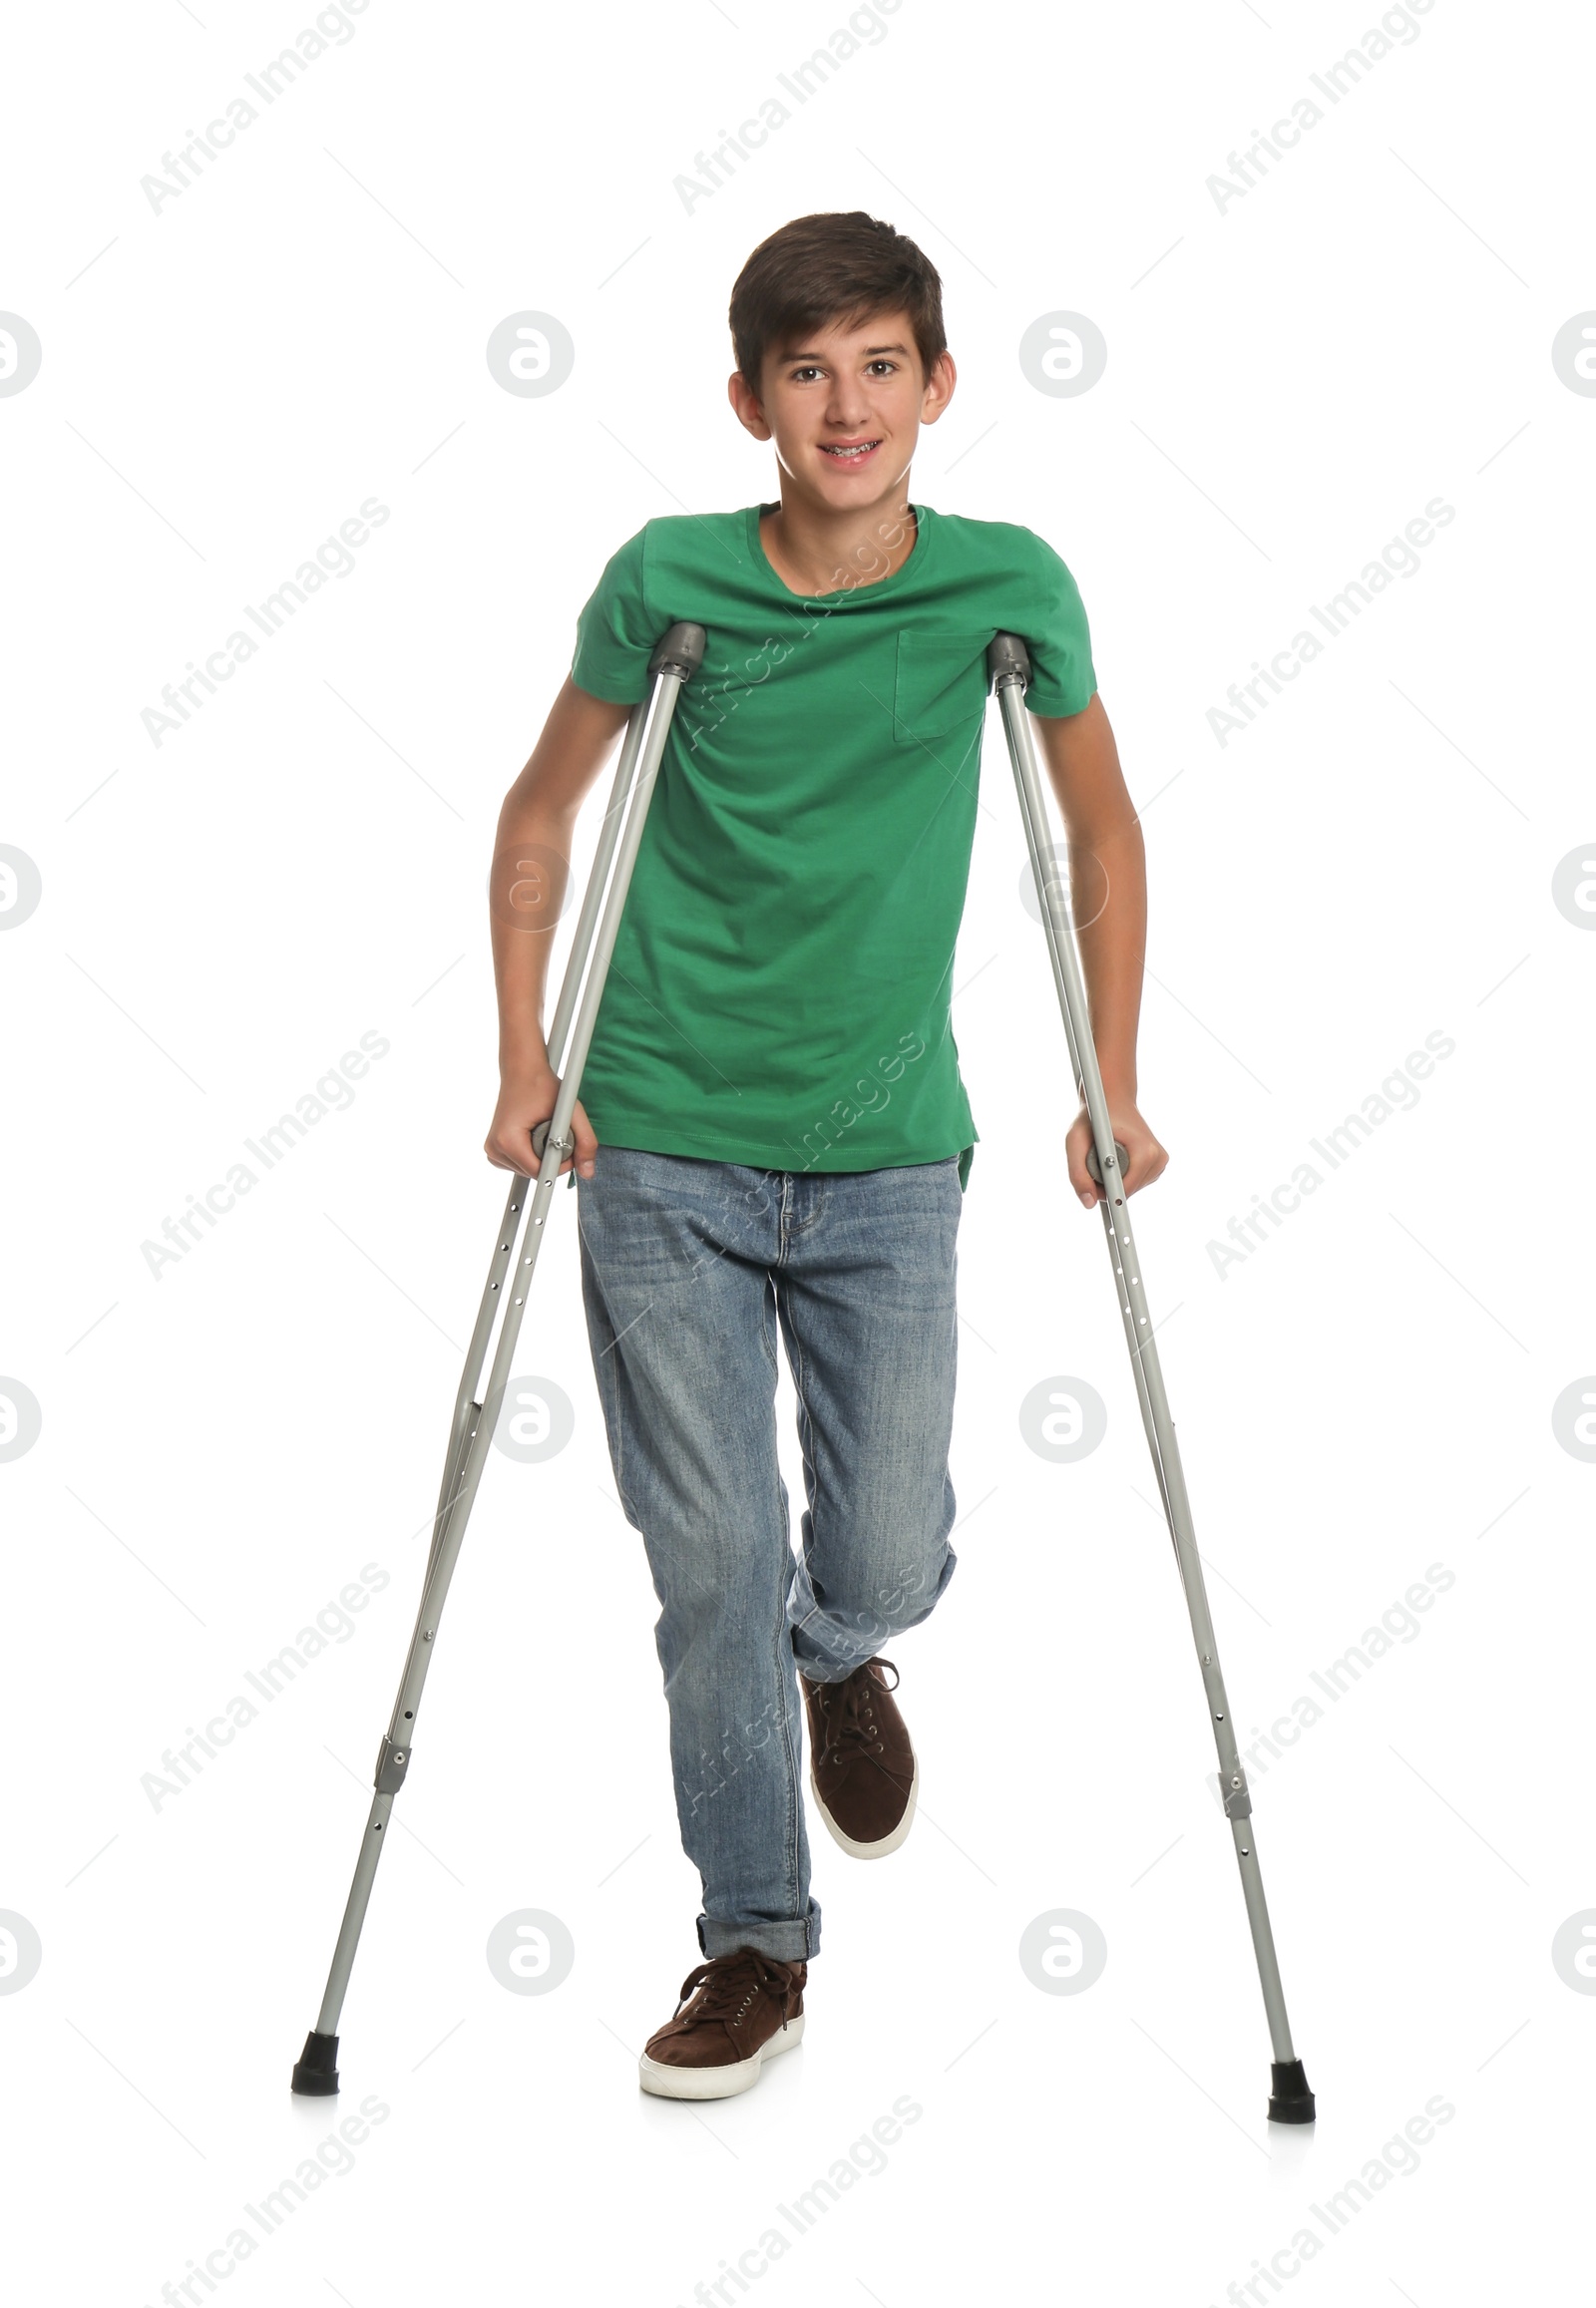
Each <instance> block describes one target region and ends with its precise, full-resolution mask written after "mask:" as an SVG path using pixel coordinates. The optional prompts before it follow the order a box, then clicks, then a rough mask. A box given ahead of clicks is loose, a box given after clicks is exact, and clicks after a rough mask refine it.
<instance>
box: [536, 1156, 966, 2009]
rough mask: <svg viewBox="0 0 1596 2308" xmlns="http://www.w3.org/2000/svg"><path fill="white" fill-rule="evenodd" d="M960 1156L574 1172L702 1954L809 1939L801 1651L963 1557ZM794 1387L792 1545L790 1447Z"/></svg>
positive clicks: (600, 1370) (837, 1656)
mask: <svg viewBox="0 0 1596 2308" xmlns="http://www.w3.org/2000/svg"><path fill="white" fill-rule="evenodd" d="M962 1200H963V1196H962V1191H961V1188H960V1184H959V1160H958V1156H957V1155H951V1156H949V1158H948V1159H947V1160H946V1161H942V1162H921V1163H912V1164H909V1165H906V1166H903V1167H897V1168H893V1169H887V1170H863V1171H848V1172H842V1173H837V1172H833V1173H830V1174H818V1173H814V1172H803V1171H797V1172H795V1171H782V1170H756V1169H751V1168H748V1167H746V1166H744V1165H743V1164H741V1163H736V1162H701V1161H695V1160H688V1159H687V1158H685V1157H684V1156H680V1155H674V1154H646V1153H641V1152H638V1151H636V1150H634V1149H633V1148H630V1147H625V1146H608V1145H602V1144H601V1145H600V1146H599V1148H598V1156H597V1159H596V1166H595V1172H594V1175H593V1177H592V1178H581V1179H579V1180H578V1211H579V1218H580V1230H581V1239H582V1282H583V1302H584V1305H585V1308H586V1310H587V1318H588V1336H589V1339H590V1341H591V1343H592V1346H593V1356H594V1368H595V1372H596V1374H597V1377H598V1392H599V1396H600V1399H601V1401H602V1403H603V1412H604V1422H605V1426H606V1428H607V1431H608V1437H609V1456H610V1463H611V1465H612V1466H613V1468H614V1475H615V1484H616V1488H617V1490H618V1492H619V1495H620V1503H621V1507H622V1510H623V1512H624V1513H625V1516H626V1519H627V1520H628V1522H630V1523H631V1524H632V1525H633V1526H634V1527H635V1528H636V1529H637V1530H639V1531H640V1532H641V1533H642V1538H643V1545H644V1547H645V1549H646V1552H647V1556H648V1567H649V1570H650V1572H651V1574H652V1577H653V1583H654V1591H655V1593H656V1594H657V1595H658V1597H659V1602H660V1605H661V1609H660V1614H659V1618H658V1621H657V1622H656V1625H655V1642H656V1644H657V1646H658V1651H659V1663H660V1666H661V1667H662V1668H663V1670H664V1682H665V1698H666V1701H667V1703H668V1706H669V1711H670V1756H671V1769H672V1776H673V1779H674V1783H675V1792H676V1811H677V1816H678V1818H679V1820H680V1823H681V1840H682V1845H683V1848H684V1849H685V1851H686V1853H687V1856H688V1858H689V1859H690V1860H692V1862H693V1864H694V1865H695V1866H696V1867H697V1869H698V1871H699V1874H700V1875H701V1877H702V1879H703V1912H702V1914H701V1915H700V1916H699V1918H698V1944H699V1946H700V1947H701V1948H702V1950H703V1952H704V1954H705V1955H706V1956H716V1955H724V1954H726V1953H728V1952H729V1951H730V1950H731V1949H733V1948H737V1947H754V1948H758V1949H759V1950H760V1952H761V1953H762V1954H764V1955H767V1956H774V1957H778V1958H780V1959H781V1960H782V1961H784V1962H788V1963H791V1962H797V1961H799V1960H801V1959H803V1958H806V1957H808V1956H812V1955H814V1954H815V1953H816V1952H817V1950H818V1948H819V1945H820V1908H819V1905H818V1903H817V1902H816V1901H815V1900H814V1899H813V1898H812V1897H811V1896H810V1890H809V1842H808V1835H807V1831H806V1828H805V1823H804V1803H803V1788H802V1779H801V1773H800V1743H799V1742H800V1726H801V1724H802V1721H803V1709H802V1706H801V1703H800V1700H799V1696H798V1684H797V1675H796V1672H795V1667H796V1668H801V1669H802V1671H803V1673H804V1674H805V1675H806V1676H807V1677H809V1678H810V1679H811V1680H812V1681H813V1682H816V1683H840V1682H841V1681H842V1680H843V1679H844V1678H845V1677H846V1676H848V1675H851V1674H852V1673H853V1671H854V1669H855V1668H856V1667H859V1666H861V1665H862V1664H863V1662H864V1661H865V1660H867V1659H870V1658H872V1657H873V1656H874V1655H875V1654H876V1653H877V1652H879V1651H881V1650H882V1649H883V1648H884V1647H885V1646H886V1645H887V1644H888V1643H890V1642H891V1641H892V1640H893V1638H894V1637H896V1636H898V1635H901V1634H902V1633H903V1631H904V1630H905V1628H908V1627H915V1626H918V1625H919V1624H920V1622H921V1621H922V1620H923V1619H925V1618H926V1617H928V1616H929V1614H930V1612H931V1611H932V1609H933V1608H934V1606H935V1605H936V1603H937V1602H938V1600H939V1599H940V1597H941V1595H942V1592H943V1590H944V1588H945V1587H946V1586H947V1584H948V1581H949V1579H950V1578H951V1577H952V1575H953V1570H954V1563H955V1560H956V1558H955V1555H954V1552H953V1549H952V1548H951V1547H950V1546H949V1544H948V1534H949V1532H950V1531H951V1529H952V1528H953V1521H954V1491H953V1484H952V1483H951V1481H950V1480H949V1476H948V1444H949V1437H950V1434H951V1432H952V1427H953V1407H954V1375H955V1360H956V1349H957V1337H956V1323H957V1317H956V1313H955V1306H954V1285H955V1273H956V1266H957V1260H956V1255H955V1244H956V1239H957V1236H958V1232H959V1218H960V1209H961V1204H962ZM778 1324H779V1325H780V1329H781V1335H782V1338H783V1339H784V1341H785V1343H786V1350H787V1362H788V1366H789V1368H790V1369H791V1371H792V1375H793V1383H794V1386H795V1388H796V1390H797V1395H798V1433H799V1439H800V1442H801V1444H802V1448H803V1467H804V1489H805V1493H806V1496H807V1499H808V1506H807V1508H806V1510H805V1512H804V1516H803V1537H802V1548H801V1552H800V1554H799V1557H798V1559H797V1560H796V1561H795V1560H794V1555H793V1549H792V1542H791V1535H790V1530H789V1524H788V1511H787V1488H786V1485H785V1483H784V1482H783V1481H782V1479H781V1475H780V1472H779V1469H778V1466H777V1460H776V1421H775V1412H774V1400H775V1392H776V1376H777V1363H776V1330H777V1325H778Z"/></svg>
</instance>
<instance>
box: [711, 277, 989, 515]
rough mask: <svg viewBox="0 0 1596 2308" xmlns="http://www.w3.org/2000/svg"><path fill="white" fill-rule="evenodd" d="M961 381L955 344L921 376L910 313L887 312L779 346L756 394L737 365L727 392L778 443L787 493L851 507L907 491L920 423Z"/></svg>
mask: <svg viewBox="0 0 1596 2308" xmlns="http://www.w3.org/2000/svg"><path fill="white" fill-rule="evenodd" d="M957 381H958V380H957V373H956V371H955V368H954V364H953V357H952V355H951V354H949V353H943V354H942V355H941V357H940V358H939V359H938V360H937V361H936V362H935V363H934V365H933V367H932V369H931V372H930V374H929V376H928V375H922V373H921V367H920V354H919V351H918V349H917V347H916V344H915V339H914V332H913V330H912V329H911V328H910V325H909V316H908V314H907V313H903V312H882V313H876V314H875V315H873V316H872V317H871V318H869V319H867V320H864V321H861V322H858V323H854V324H850V325H848V326H841V325H837V326H833V325H828V326H826V327H824V328H819V329H809V330H806V331H805V332H804V333H803V335H802V336H801V337H796V338H794V339H793V341H792V342H791V343H790V344H783V345H779V346H773V347H772V348H771V349H770V350H769V351H768V352H767V353H766V355H765V359H764V365H763V372H762V375H761V378H760V389H759V391H758V393H757V394H756V393H753V392H751V391H750V389H749V387H748V384H747V381H746V379H745V378H744V377H743V376H742V374H741V372H740V371H734V372H733V374H732V377H731V381H730V385H729V387H728V391H729V394H730V398H731V405H732V407H733V408H734V409H735V410H736V412H737V415H738V417H739V418H740V419H741V421H742V423H743V424H744V425H746V426H747V428H748V430H749V432H750V433H752V435H753V436H754V439H755V440H756V441H774V442H775V445H776V462H777V464H778V465H779V466H780V467H781V471H782V474H783V477H784V482H785V483H786V484H789V485H790V491H791V494H792V495H795V496H798V497H801V498H803V499H805V500H806V501H807V502H808V503H809V504H811V505H813V506H814V507H816V508H817V509H822V508H823V509H825V510H827V511H831V512H836V513H850V512H861V511H867V510H868V509H869V508H870V507H872V506H874V505H876V504H878V503H880V502H882V501H883V500H886V499H889V498H891V499H893V500H894V502H895V503H896V502H898V501H900V500H901V496H902V486H903V483H904V481H905V478H906V476H907V475H908V472H909V467H910V464H911V463H912V461H913V458H914V454H915V444H916V442H917V440H918V439H919V437H920V428H921V426H922V425H934V424H935V423H936V422H937V419H938V418H939V417H940V416H941V415H942V413H943V411H944V409H946V408H947V406H948V403H949V402H950V401H951V400H952V398H953V392H954V386H955V384H956V382H957ZM787 494H788V489H787V488H786V487H784V489H783V495H784V496H785V495H787Z"/></svg>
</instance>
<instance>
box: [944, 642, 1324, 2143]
mask: <svg viewBox="0 0 1596 2308" xmlns="http://www.w3.org/2000/svg"><path fill="white" fill-rule="evenodd" d="M987 672H988V676H989V679H990V681H991V684H992V686H993V687H994V688H995V689H996V690H997V692H998V703H999V705H1000V706H1001V708H1002V716H1003V732H1004V734H1005V736H1006V737H1007V739H1008V759H1009V761H1010V763H1011V764H1012V767H1013V772H1014V785H1015V787H1016V789H1017V791H1018V794H1019V814H1020V817H1021V819H1022V820H1023V822H1024V827H1025V847H1026V848H1027V849H1028V850H1029V852H1030V867H1031V872H1032V873H1033V874H1034V875H1035V877H1036V897H1037V900H1038V902H1039V903H1040V906H1041V918H1042V926H1043V928H1044V929H1045V931H1046V933H1047V951H1048V953H1049V955H1050V956H1051V958H1052V965H1053V977H1054V980H1055V981H1056V983H1057V987H1058V1006H1059V1008H1060V1009H1061V1010H1062V1011H1063V1015H1064V1033H1065V1036H1066V1037H1067V1039H1068V1042H1069V1061H1070V1064H1071V1066H1072V1067H1073V1069H1074V1075H1075V1087H1076V1088H1077V1090H1078V1091H1079V1092H1080V1095H1081V1098H1082V1099H1083V1101H1084V1103H1085V1106H1086V1110H1087V1113H1088V1114H1089V1115H1090V1117H1091V1131H1092V1137H1093V1140H1094V1141H1095V1143H1094V1144H1093V1145H1092V1147H1091V1149H1090V1151H1089V1152H1088V1153H1087V1156H1086V1167H1087V1169H1088V1170H1089V1171H1090V1172H1091V1174H1092V1176H1093V1178H1095V1179H1096V1180H1097V1183H1098V1184H1099V1185H1102V1184H1103V1182H1104V1180H1106V1181H1107V1182H1108V1183H1107V1189H1106V1193H1105V1196H1104V1199H1103V1201H1102V1202H1101V1203H1100V1204H1099V1205H1098V1207H1099V1209H1100V1210H1101V1211H1102V1214H1103V1228H1104V1231H1105V1233H1106V1235H1107V1238H1108V1255H1109V1257H1110V1259H1111V1260H1112V1262H1113V1269H1114V1283H1115V1287H1116V1288H1117V1290H1118V1293H1119V1312H1120V1315H1121V1317H1122V1319H1123V1321H1124V1325H1125V1340H1126V1343H1127V1345H1128V1346H1129V1347H1130V1363H1131V1368H1132V1370H1133V1371H1134V1372H1135V1376H1136V1393H1137V1396H1138V1398H1139V1399H1140V1402H1141V1416H1142V1424H1143V1425H1144V1426H1145V1427H1146V1429H1147V1445H1148V1448H1149V1449H1150V1450H1151V1452H1152V1455H1153V1470H1154V1472H1155V1474H1156V1475H1157V1477H1158V1489H1159V1493H1160V1495H1161V1497H1162V1499H1163V1502H1164V1514H1165V1516H1166V1517H1167V1519H1168V1523H1169V1535H1170V1537H1171V1539H1172V1540H1173V1541H1174V1546H1175V1561H1176V1563H1177V1564H1178V1565H1179V1568H1180V1579H1181V1585H1182V1586H1183V1587H1184V1588H1185V1591H1186V1608H1187V1610H1188V1612H1189V1613H1190V1615H1191V1631H1192V1635H1193V1637H1194V1638H1195V1640H1196V1644H1197V1660H1198V1664H1199V1666H1200V1667H1201V1669H1202V1677H1203V1688H1204V1690H1205V1691H1206V1692H1207V1694H1208V1712H1209V1715H1210V1716H1211V1717H1212V1719H1213V1726H1214V1744H1215V1746H1216V1747H1217V1748H1218V1750H1219V1777H1220V1784H1221V1787H1222V1788H1223V1791H1224V1799H1225V1815H1226V1817H1227V1818H1228V1819H1229V1821H1230V1828H1231V1834H1232V1836H1233V1838H1234V1840H1235V1845H1236V1861H1237V1865H1238V1866H1239V1867H1240V1869H1241V1888H1242V1897H1243V1898H1244V1899H1245V1900H1246V1902H1247V1920H1248V1922H1249V1924H1250V1925H1251V1926H1252V1935H1253V1953H1254V1955H1255V1956H1256V1957H1257V1959H1258V1977H1259V1981H1260V1984H1261V1985H1262V1987H1263V1991H1264V2010H1265V2012H1266V2013H1267V2015H1268V2018H1269V2037H1270V2045H1271V2049H1272V2050H1273V2053H1274V2060H1273V2063H1272V2065H1271V2068H1270V2088H1271V2089H1270V2100H1269V2120H1270V2122H1271V2123H1312V2122H1313V2120H1314V2096H1313V2094H1312V2093H1311V2092H1310V2091H1309V2089H1308V2078H1307V2076H1306V2075H1305V2074H1304V2073H1303V2064H1302V2062H1301V2061H1300V2060H1299V2059H1298V2058H1297V2056H1296V2054H1295V2053H1294V2052H1293V2050H1292V2043H1291V2028H1290V2025H1289V2023H1288V2021H1287V2018H1286V1997H1285V1993H1284V1991H1283V1989H1282V1987H1281V1984H1280V1966H1279V1964H1278V1962H1277V1961H1276V1958H1275V1941H1274V1935H1273V1934H1272V1933H1271V1931H1270V1928H1269V1909H1268V1907H1267V1906H1266V1905H1265V1902H1264V1883H1263V1877H1262V1876H1261V1874H1260V1873H1259V1869H1258V1850H1257V1845H1256V1843H1255V1841H1254V1839H1253V1833H1252V1828H1251V1826H1250V1824H1249V1820H1250V1818H1251V1814H1252V1807H1253V1806H1252V1797H1251V1795H1250V1794H1249V1793H1248V1789H1247V1774H1246V1772H1245V1771H1244V1770H1243V1769H1242V1764H1241V1757H1240V1755H1239V1754H1238V1753H1237V1751H1236V1734H1235V1731H1233V1730H1232V1728H1231V1718H1230V1708H1229V1705H1228V1703H1227V1701H1226V1698H1225V1683H1224V1678H1223V1676H1222V1675H1221V1674H1220V1671H1219V1648H1218V1645H1217V1644H1216V1643H1215V1641H1214V1625H1213V1621H1212V1620H1211V1619H1210V1617H1209V1615H1208V1596H1207V1593H1206V1591H1205V1589H1204V1586H1203V1572H1202V1564H1201V1562H1200V1561H1199V1560H1198V1555H1197V1540H1196V1536H1195V1534H1194V1532H1193V1530H1192V1521H1191V1506H1190V1503H1189V1501H1188V1500H1187V1497H1186V1478H1185V1476H1184V1474H1183V1473H1182V1471H1181V1464H1180V1452H1179V1450H1178V1449H1177V1447H1176V1444H1175V1427H1174V1421H1173V1420H1172V1419H1171V1417H1170V1415H1169V1403H1168V1400H1167V1399H1166V1397H1165V1394H1164V1378H1163V1372H1162V1370H1161V1369H1160V1367H1159V1362H1158V1346H1157V1344H1156V1342H1155V1340H1154V1338H1153V1326H1152V1322H1151V1320H1150V1318H1149V1316H1148V1313H1147V1295H1146V1292H1145V1290H1144V1288H1143V1286H1142V1279H1141V1261H1140V1260H1139V1259H1138V1258H1137V1256H1136V1238H1135V1236H1134V1235H1133V1234H1132V1232H1131V1225H1130V1212H1129V1209H1128V1208H1127V1206H1126V1205H1127V1198H1126V1196H1125V1194H1124V1193H1123V1191H1122V1177H1123V1169H1124V1163H1125V1159H1126V1157H1125V1149H1124V1147H1123V1146H1121V1145H1120V1144H1119V1142H1118V1141H1117V1140H1116V1138H1115V1137H1114V1134H1113V1130H1112V1128H1111V1126H1110V1124H1109V1119H1108V1104H1107V1100H1106V1098H1105V1097H1104V1095H1103V1082H1102V1075H1101V1074H1100V1073H1099V1071H1098V1069H1097V1051H1096V1047H1095V1045H1094V1043H1093V1041H1092V1038H1091V1022H1090V1016H1089V1013H1088V1009H1087V1003H1086V989H1085V982H1084V979H1083V978H1082V976H1081V969H1080V957H1079V955H1078V953H1077V951H1076V947H1075V929H1074V922H1073V919H1072V915H1071V908H1070V901H1069V890H1068V879H1067V876H1065V875H1061V874H1060V873H1059V871H1058V869H1057V867H1056V866H1055V865H1054V863H1053V857H1052V849H1051V845H1050V844H1048V843H1046V842H1045V841H1044V839H1043V837H1044V834H1045V830H1046V827H1047V823H1048V819H1047V809H1046V804H1045V802H1044V800H1043V798H1042V789H1041V781H1040V779H1039V778H1038V776H1037V774H1036V756H1035V753H1034V751H1033V750H1032V746H1031V739H1030V716H1029V714H1028V713H1027V712H1026V710H1025V704H1024V695H1025V688H1026V684H1027V683H1028V682H1029V680H1030V653H1029V651H1028V650H1027V649H1026V647H1025V644H1024V642H1023V641H1022V640H1021V639H1020V638H1019V635H1018V634H1017V633H999V634H998V636H997V638H996V639H995V640H994V641H993V643H992V645H991V646H990V648H989V649H988V651H987Z"/></svg>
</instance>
